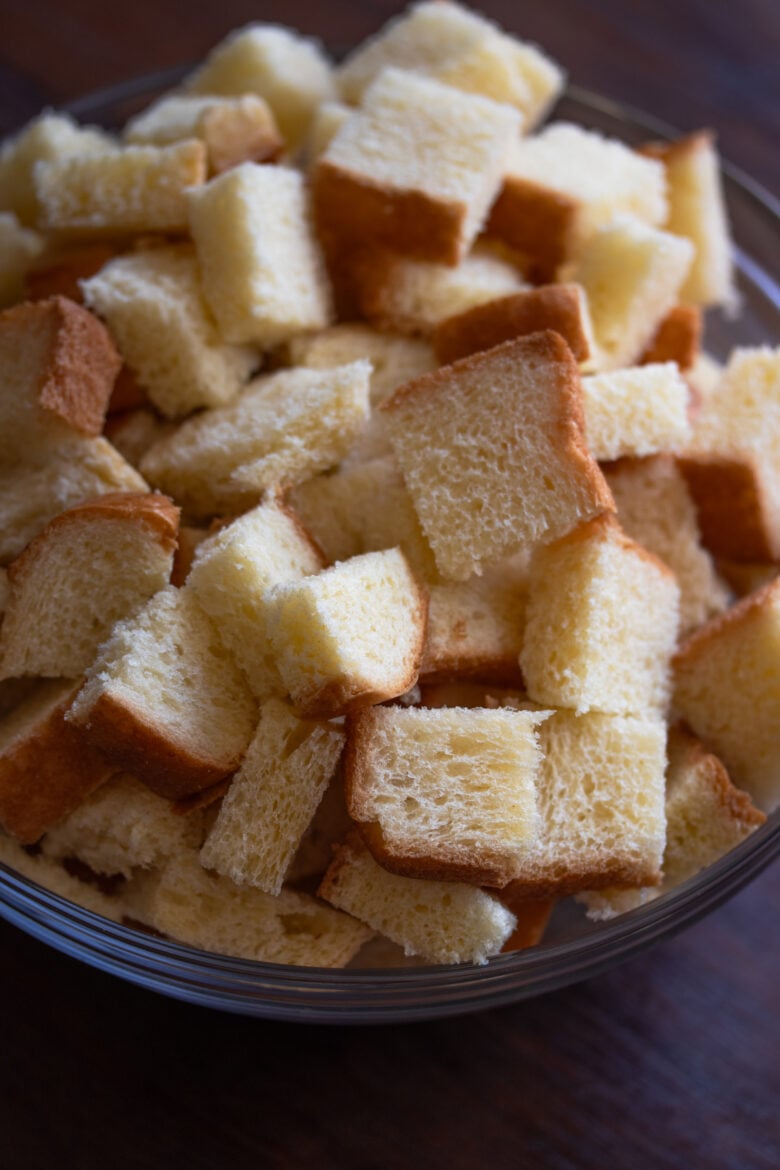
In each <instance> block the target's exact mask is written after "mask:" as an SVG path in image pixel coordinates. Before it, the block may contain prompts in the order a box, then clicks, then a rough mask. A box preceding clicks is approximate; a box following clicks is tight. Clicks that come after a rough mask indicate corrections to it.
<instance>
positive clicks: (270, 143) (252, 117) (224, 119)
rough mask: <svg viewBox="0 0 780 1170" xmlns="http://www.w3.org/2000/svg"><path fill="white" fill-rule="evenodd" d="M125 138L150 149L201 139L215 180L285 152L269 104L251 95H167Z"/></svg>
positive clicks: (134, 122) (141, 116)
mask: <svg viewBox="0 0 780 1170" xmlns="http://www.w3.org/2000/svg"><path fill="white" fill-rule="evenodd" d="M124 137H125V141H126V142H129V143H134V144H136V145H137V144H139V143H140V144H145V145H151V146H168V145H170V144H171V143H172V142H181V141H183V140H184V139H187V138H198V139H200V141H201V142H203V144H204V145H205V147H206V154H207V159H208V169H209V173H210V174H212V175H219V174H221V173H222V171H227V170H229V169H230V167H235V166H238V165H239V163H243V162H273V161H274V160H275V159H276V158H278V156H279V155H280V153H281V151H282V149H283V147H284V140H283V139H282V137H281V135H280V134H279V131H278V129H277V126H276V122H275V120H274V116H273V114H272V113H271V111H270V109H269V107H268V104H267V103H266V102H264V101H263V99H262V98H259V97H257V96H256V94H251V93H246V94H243V95H242V96H240V97H233V98H226V97H200V96H197V95H195V94H177V93H173V94H168V95H166V96H164V97H162V98H160V100H159V101H157V102H154V103H153V104H152V105H151V106H149V107H148V108H147V109H146V110H144V111H143V113H142V114H138V116H137V117H135V118H131V120H130V121H129V122H128V123H127V125H126V126H125V131H124Z"/></svg>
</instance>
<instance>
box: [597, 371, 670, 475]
mask: <svg viewBox="0 0 780 1170" xmlns="http://www.w3.org/2000/svg"><path fill="white" fill-rule="evenodd" d="M582 395H583V399H584V403H585V433H586V435H587V438H588V446H589V447H590V450H591V453H592V454H593V456H594V458H596V459H598V460H599V461H605V460H610V459H620V458H621V457H622V456H624V455H653V454H655V453H656V452H658V451H671V450H679V449H681V448H682V447H684V446H685V445H686V443H688V442H689V441H690V438H691V424H690V421H689V418H688V412H689V404H690V390H689V388H688V383H687V382H686V381H685V379H684V378H683V377H682V375H681V374H680V370H679V368H678V366H677V365H676V363H675V362H664V363H663V365H645V366H637V367H632V368H630V369H627V370H610V372H609V373H606V374H595V375H592V376H591V377H587V378H583V379H582Z"/></svg>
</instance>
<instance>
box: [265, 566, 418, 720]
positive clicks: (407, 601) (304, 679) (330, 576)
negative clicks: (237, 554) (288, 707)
mask: <svg viewBox="0 0 780 1170" xmlns="http://www.w3.org/2000/svg"><path fill="white" fill-rule="evenodd" d="M268 603H269V612H268V632H269V636H270V639H271V646H272V648H273V650H274V652H275V654H276V656H277V665H278V667H279V672H280V674H281V676H282V681H283V682H284V684H285V686H286V687H287V690H288V692H289V694H290V695H291V697H292V701H293V703H294V705H295V707H296V709H297V711H298V712H299V714H301V715H304V716H325V717H331V716H335V715H342V714H344V713H345V712H346V711H349V710H352V709H354V708H356V707H363V706H366V705H368V704H370V703H378V702H382V701H383V700H385V699H393V698H395V697H396V696H397V695H402V694H404V692H405V691H408V690H409V688H410V687H412V686H414V684H415V682H416V681H417V675H418V672H419V668H420V659H421V657H422V650H423V642H424V639H425V622H426V612H427V598H426V596H425V593H424V592H423V590H422V589H421V588H420V586H419V585H418V584H417V581H416V580H415V578H414V576H413V575H412V572H411V570H410V569H409V565H408V564H407V561H406V558H405V557H404V555H403V553H402V552H401V551H400V549H389V550H388V551H386V552H373V553H366V554H365V555H364V556H359V557H353V558H352V560H349V561H341V562H340V563H339V564H337V565H334V566H333V567H332V568H331V569H326V570H325V572H324V573H318V574H317V575H315V576H312V577H305V578H303V579H302V580H300V581H291V582H289V583H287V584H285V585H278V586H277V587H276V588H275V589H274V590H273V591H272V592H271V593H270V595H269V597H268Z"/></svg>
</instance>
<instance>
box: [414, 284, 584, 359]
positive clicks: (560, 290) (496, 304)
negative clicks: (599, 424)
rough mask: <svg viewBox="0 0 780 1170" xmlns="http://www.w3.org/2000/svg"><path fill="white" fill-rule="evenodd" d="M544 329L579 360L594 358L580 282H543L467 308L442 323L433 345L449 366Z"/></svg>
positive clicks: (438, 356) (438, 327)
mask: <svg viewBox="0 0 780 1170" xmlns="http://www.w3.org/2000/svg"><path fill="white" fill-rule="evenodd" d="M545 329H551V330H552V331H553V333H558V334H559V335H560V336H561V337H562V338H563V340H564V341H565V342H566V344H567V345H568V347H569V349H570V350H571V352H572V355H573V357H574V358H575V360H576V361H578V362H586V361H588V360H589V359H590V358H592V357H593V356H594V349H595V341H594V338H593V328H592V326H591V322H590V313H589V311H588V302H587V298H586V297H585V294H584V292H583V290H582V289H581V288H580V286H579V285H577V284H549V285H544V286H542V287H541V288H534V289H527V290H524V291H522V292H516V293H511V294H510V295H509V296H504V297H498V298H497V299H496V300H491V301H487V302H486V303H484V304H481V305H476V306H474V307H473V308H470V309H465V310H463V311H462V312H459V313H456V314H455V315H454V316H452V317H447V318H445V319H444V320H443V321H440V322H439V324H438V325H437V326H436V331H435V333H434V337H433V345H434V349H435V350H436V357H437V358H438V359H439V362H440V363H441V365H448V364H449V363H450V362H455V361H458V360H459V359H460V358H464V357H469V356H470V355H471V354H473V353H479V352H480V350H483V349H492V348H493V346H496V345H501V343H502V342H504V341H512V340H513V339H514V338H515V337H526V336H527V335H528V334H529V333H538V332H539V331H540V330H545Z"/></svg>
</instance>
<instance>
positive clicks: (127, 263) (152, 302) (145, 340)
mask: <svg viewBox="0 0 780 1170" xmlns="http://www.w3.org/2000/svg"><path fill="white" fill-rule="evenodd" d="M82 288H83V292H84V299H85V302H86V304H87V305H88V306H89V307H90V308H91V309H94V311H95V312H96V313H98V314H99V315H100V316H101V317H102V318H103V320H104V321H105V322H106V324H107V325H108V328H109V330H110V332H111V335H112V337H113V338H114V340H115V342H116V344H117V347H118V348H119V351H120V353H121V354H122V357H123V358H124V359H125V361H126V362H127V364H128V365H129V366H130V368H131V370H132V371H133V373H134V374H135V376H136V378H137V379H138V381H139V382H140V383H141V385H142V386H143V387H144V389H145V390H146V393H147V394H148V395H149V398H150V399H151V401H152V402H153V403H154V405H155V406H156V407H157V408H158V410H160V411H161V412H162V413H163V414H164V415H165V416H166V417H167V418H183V417H184V416H185V415H187V414H190V413H191V412H192V411H193V410H195V409H197V408H198V407H202V406H210V407H216V406H223V405H225V404H226V403H228V402H230V401H231V400H232V399H234V398H235V397H236V395H237V394H238V392H239V390H240V389H241V387H242V385H244V383H245V382H246V381H247V379H248V378H249V375H250V374H251V373H252V371H253V370H254V369H256V367H257V366H258V365H259V357H258V355H257V353H256V352H255V351H254V350H253V349H250V348H249V347H247V346H237V345H227V344H225V343H224V342H223V341H222V339H221V338H220V336H219V333H218V332H217V328H216V325H215V322H214V319H213V317H212V315H211V312H210V310H209V308H208V306H207V304H206V301H205V299H204V297H203V292H202V289H201V283H200V276H199V271H198V263H197V259H196V257H195V253H194V250H193V249H192V247H191V246H190V245H187V244H173V245H169V246H167V247H162V248H153V249H149V250H147V251H142V252H137V253H135V254H133V255H127V256H119V257H117V258H116V259H115V260H112V261H110V262H109V263H108V264H107V265H106V266H105V268H103V269H101V271H100V272H98V273H97V275H96V276H93V277H91V278H90V279H89V280H87V281H85V282H84V284H83V285H82Z"/></svg>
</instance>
